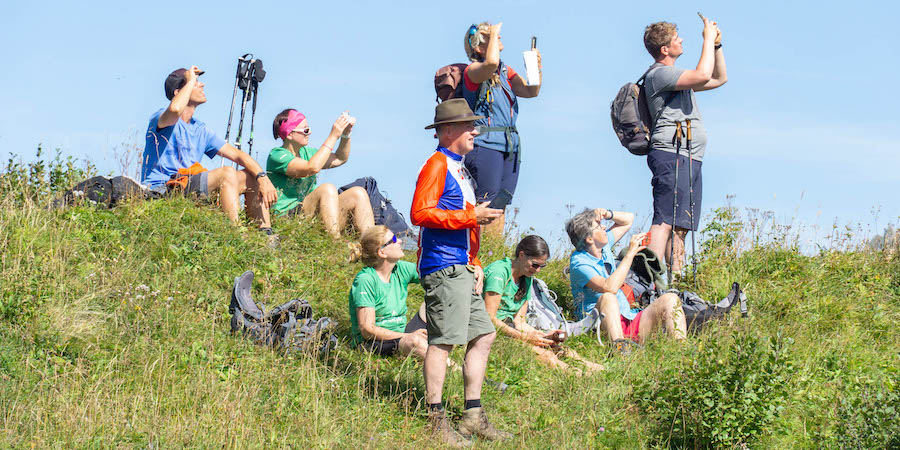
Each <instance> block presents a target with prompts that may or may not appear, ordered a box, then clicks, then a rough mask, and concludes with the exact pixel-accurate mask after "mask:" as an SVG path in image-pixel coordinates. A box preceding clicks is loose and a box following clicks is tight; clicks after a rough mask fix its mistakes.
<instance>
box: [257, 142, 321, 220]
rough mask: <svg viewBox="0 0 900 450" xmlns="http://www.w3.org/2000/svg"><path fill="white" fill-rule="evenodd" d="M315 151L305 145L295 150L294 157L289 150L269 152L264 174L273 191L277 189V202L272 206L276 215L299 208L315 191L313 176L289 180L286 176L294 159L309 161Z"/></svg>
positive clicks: (279, 149)
mask: <svg viewBox="0 0 900 450" xmlns="http://www.w3.org/2000/svg"><path fill="white" fill-rule="evenodd" d="M317 151H319V149H317V148H315V147H310V146H308V145H307V146H305V147H300V149H299V150H297V156H294V154H293V153H291V151H290V150H288V149H286V148H284V147H276V148H273V149H272V151H271V152H269V159H268V160H267V161H266V173H268V175H269V179H270V180H271V181H272V185H274V186H275V189H278V200H276V201H275V205H273V206H272V209H274V210H275V213H276V214H284V213H286V212H288V211H290V210H292V209H294V208H296V207H298V206H300V204H301V203H303V199H304V198H306V196H307V195H309V193H310V192H312V191H313V190H315V189H316V176H315V175H310V176H308V177H303V178H291V177H289V176H287V168H288V164H289V163H290V162H291V160H293V159H294V158H303V159H304V160H306V161H309V158H312V157H313V155H315V154H316V152H317Z"/></svg>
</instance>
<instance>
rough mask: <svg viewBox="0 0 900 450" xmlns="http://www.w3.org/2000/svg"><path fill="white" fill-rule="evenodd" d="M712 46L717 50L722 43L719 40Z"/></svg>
mask: <svg viewBox="0 0 900 450" xmlns="http://www.w3.org/2000/svg"><path fill="white" fill-rule="evenodd" d="M713 48H714V49H715V50H718V49H720V48H722V43H721V42H719V43H718V44H716V45H714V46H713Z"/></svg>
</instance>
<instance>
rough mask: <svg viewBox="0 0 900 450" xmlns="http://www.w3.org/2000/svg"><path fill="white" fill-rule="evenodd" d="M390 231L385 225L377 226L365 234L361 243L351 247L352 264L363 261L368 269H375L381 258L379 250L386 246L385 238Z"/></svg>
mask: <svg viewBox="0 0 900 450" xmlns="http://www.w3.org/2000/svg"><path fill="white" fill-rule="evenodd" d="M389 231H390V230H389V229H388V227H386V226H384V225H375V226H374V227H370V228H369V229H367V230H366V231H364V232H363V234H362V236H360V237H359V242H354V243H353V244H351V246H350V262H356V261H360V260H362V263H363V264H364V265H365V266H366V267H375V266H376V265H377V264H378V262H379V260H380V259H381V258H379V257H378V250H381V248H382V247H383V246H384V240H385V239H384V237H385V236H387V234H388V232H389Z"/></svg>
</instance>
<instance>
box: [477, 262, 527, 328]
mask: <svg viewBox="0 0 900 450" xmlns="http://www.w3.org/2000/svg"><path fill="white" fill-rule="evenodd" d="M523 277H525V276H524V275H523ZM525 280H526V282H527V283H528V289H527V290H526V291H525V295H524V296H523V297H522V300H519V301H516V292H518V291H519V285H518V284H516V282H515V281H513V276H512V260H511V259H509V258H503V259H501V260H499V261H494V262H492V263H491V264H490V265H488V266H487V267H485V268H484V292H496V293H498V294H500V295H501V298H500V307H499V308H497V318H498V319H500V320H504V319H507V318H512V317H515V315H516V313H518V312H519V310H520V309H522V305H524V304H525V302H527V301H528V299H529V298H531V281H532V278H531V277H525Z"/></svg>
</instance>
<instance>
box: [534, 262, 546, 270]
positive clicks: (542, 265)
mask: <svg viewBox="0 0 900 450" xmlns="http://www.w3.org/2000/svg"><path fill="white" fill-rule="evenodd" d="M544 267H547V263H543V264H541V263H534V262H533V263H531V268H532V269H543V268H544Z"/></svg>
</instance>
